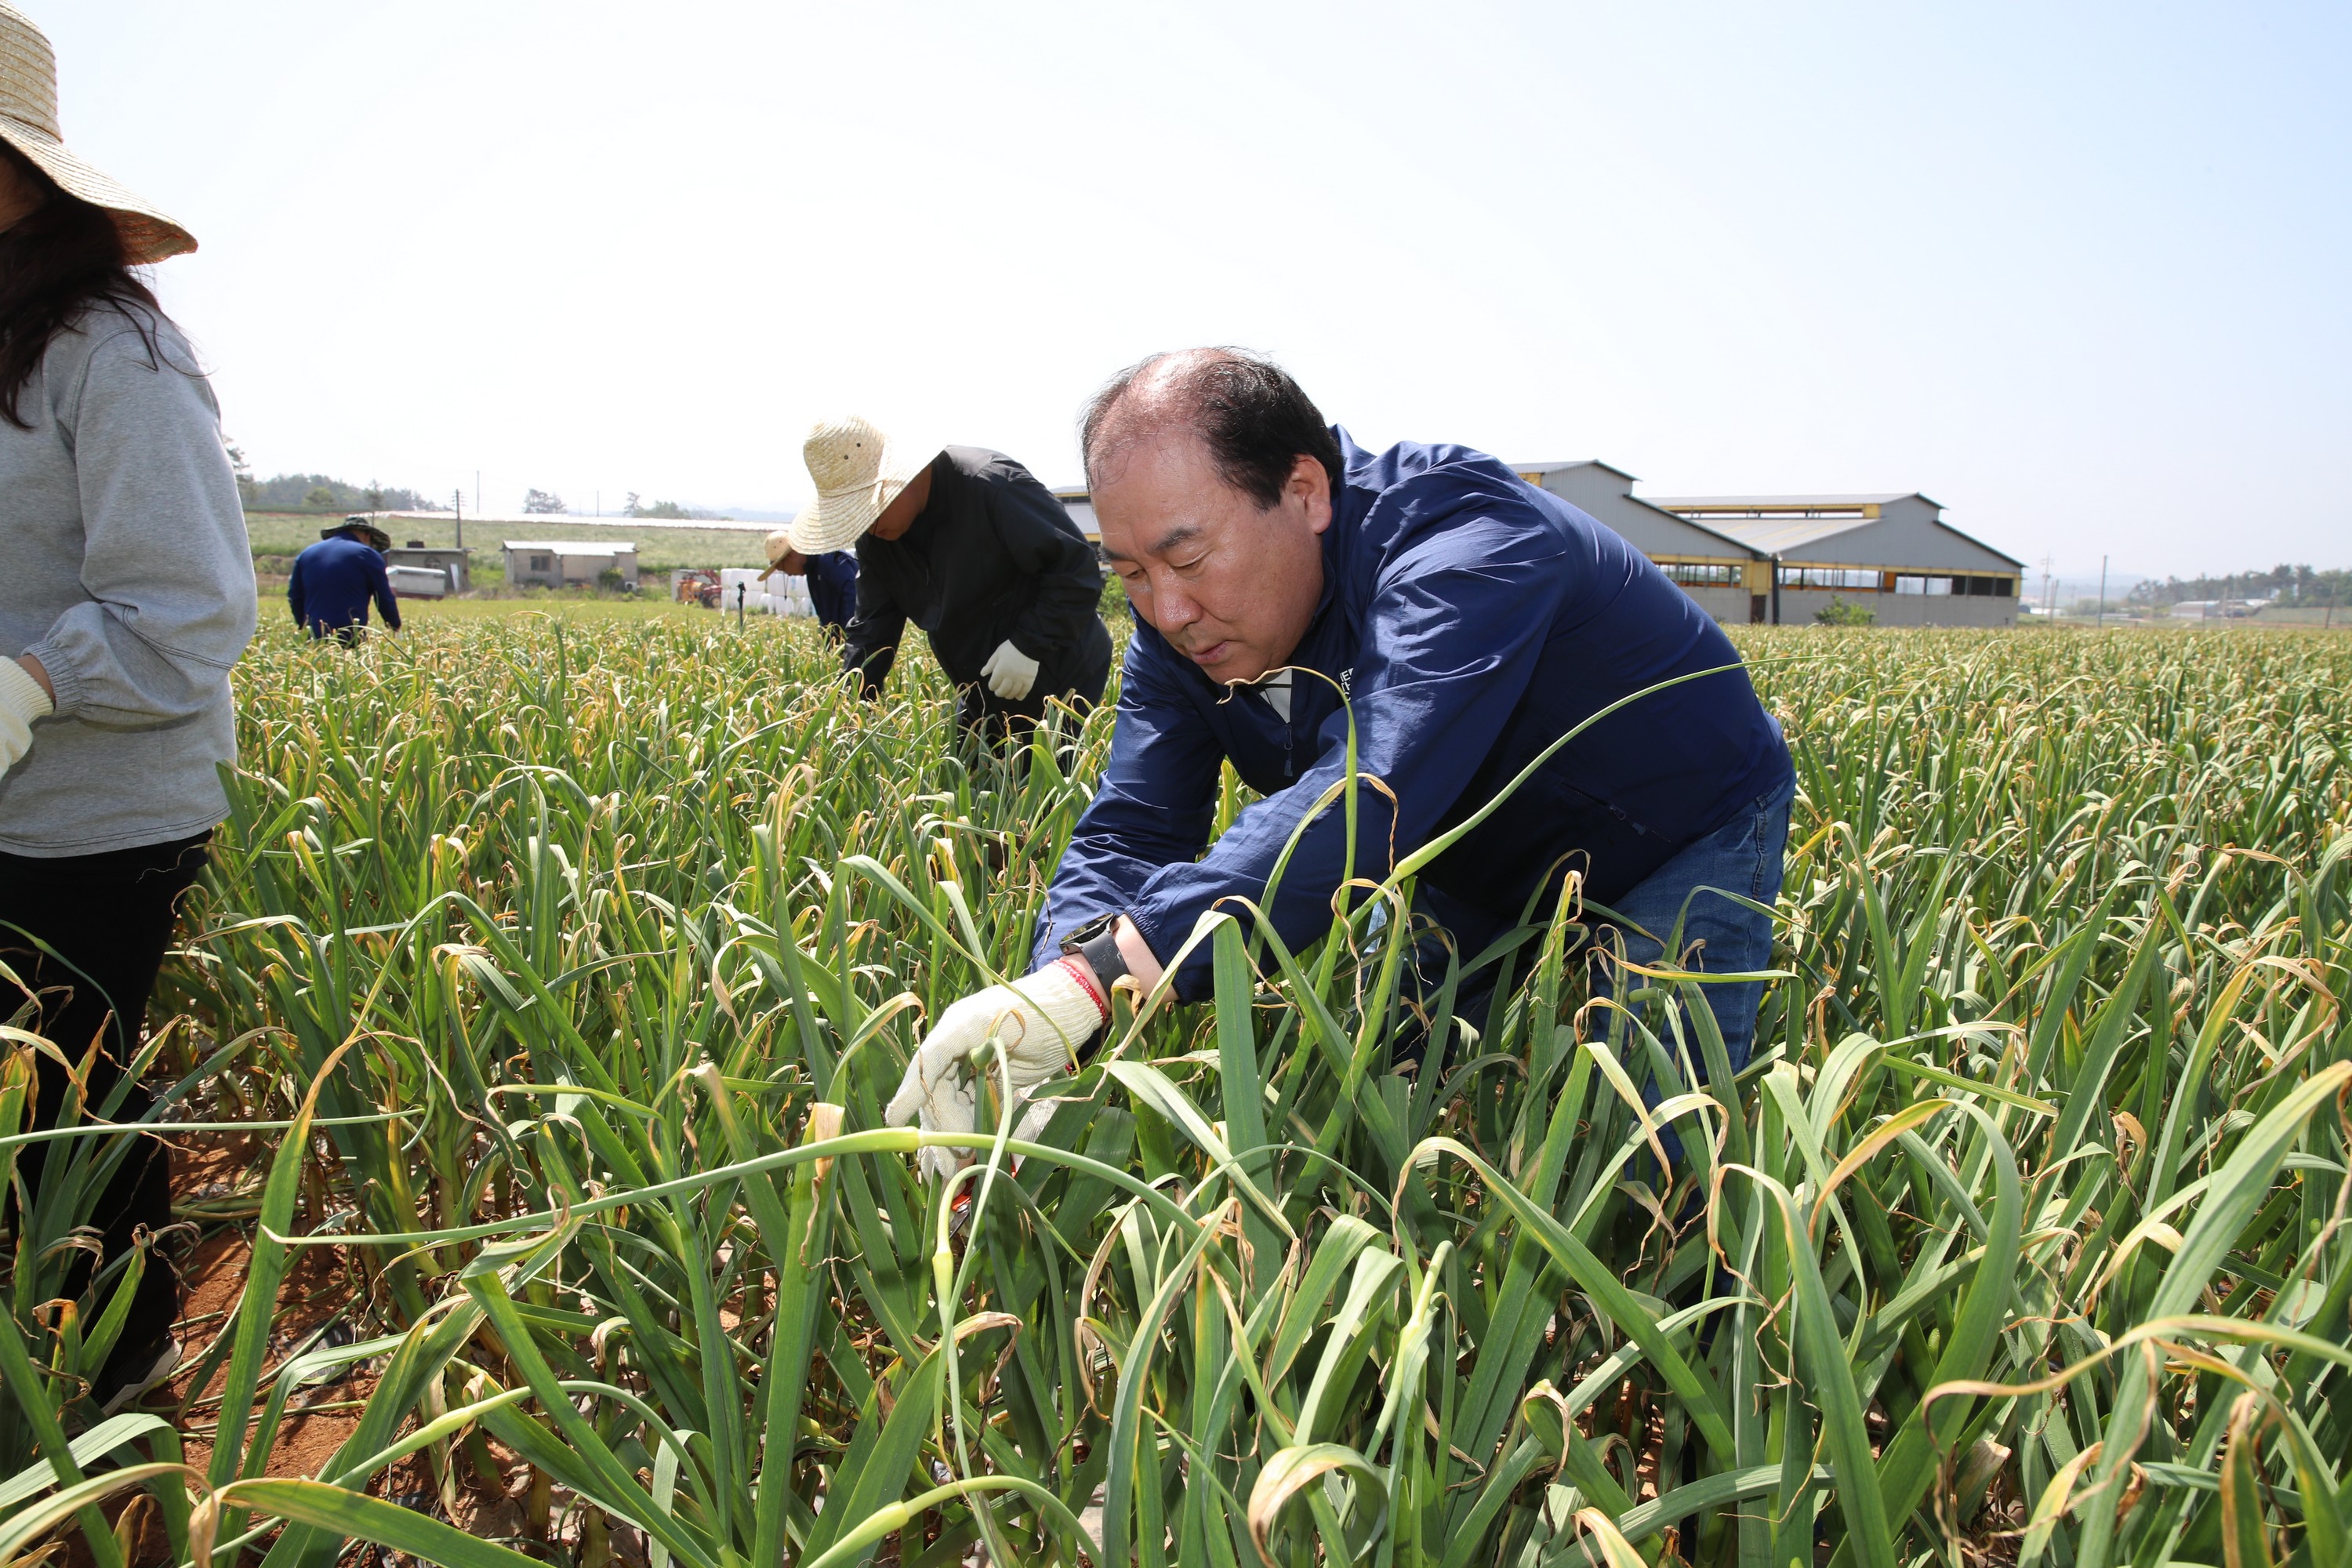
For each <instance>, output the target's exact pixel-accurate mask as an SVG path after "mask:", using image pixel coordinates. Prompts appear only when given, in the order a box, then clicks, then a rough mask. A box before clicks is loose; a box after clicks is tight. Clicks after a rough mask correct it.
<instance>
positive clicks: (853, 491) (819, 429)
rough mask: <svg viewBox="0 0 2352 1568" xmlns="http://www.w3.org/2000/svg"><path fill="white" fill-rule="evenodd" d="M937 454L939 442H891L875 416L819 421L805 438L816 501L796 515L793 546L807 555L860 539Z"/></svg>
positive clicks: (803, 452) (805, 456) (804, 452)
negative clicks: (915, 443) (912, 444)
mask: <svg viewBox="0 0 2352 1568" xmlns="http://www.w3.org/2000/svg"><path fill="white" fill-rule="evenodd" d="M939 455H940V448H939V447H926V446H910V445H908V444H907V443H905V442H900V441H893V440H891V439H890V438H889V437H887V436H885V435H883V434H882V432H881V431H879V430H877V429H876V428H875V426H874V424H873V421H871V420H868V419H861V418H859V417H858V416H856V415H855V414H852V415H850V416H847V417H846V418H842V419H825V420H821V421H819V422H818V423H817V424H816V425H815V426H813V427H812V428H811V429H810V431H809V433H808V439H807V440H805V441H803V442H802V443H801V457H802V458H803V460H804V461H806V462H807V464H808V471H809V478H810V479H814V480H815V481H816V500H814V502H812V503H811V504H810V506H809V509H808V510H806V511H803V512H802V513H801V514H800V515H799V516H798V517H796V518H794V519H793V526H792V528H791V530H790V533H791V538H792V547H793V549H794V550H797V551H799V552H801V553H802V554H803V555H822V554H824V552H826V551H828V550H842V549H845V548H847V547H848V546H849V545H851V544H854V543H856V541H857V536H858V535H860V534H862V533H864V532H865V531H866V530H867V529H869V528H871V527H873V526H874V520H875V519H876V518H877V517H880V516H881V515H882V511H883V509H884V508H886V507H887V506H888V505H889V504H890V503H891V502H892V501H894V500H898V492H899V491H900V490H903V489H906V488H907V485H908V481H909V480H911V479H913V478H914V477H915V476H916V475H917V474H919V473H921V472H922V471H923V470H924V469H925V468H929V466H930V462H931V459H932V458H936V457H938V456H939ZM771 558H772V557H771Z"/></svg>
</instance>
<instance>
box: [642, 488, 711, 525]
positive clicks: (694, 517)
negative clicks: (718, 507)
mask: <svg viewBox="0 0 2352 1568" xmlns="http://www.w3.org/2000/svg"><path fill="white" fill-rule="evenodd" d="M621 515H622V516H623V517H650V518H663V519H667V520H669V521H674V522H724V521H728V517H727V514H726V513H725V512H723V511H709V510H705V509H704V508H702V507H698V506H680V505H678V504H677V502H676V501H674V500H657V501H642V500H638V499H637V492H636V491H635V490H631V491H630V492H629V499H628V501H627V504H625V506H623V507H622V508H621Z"/></svg>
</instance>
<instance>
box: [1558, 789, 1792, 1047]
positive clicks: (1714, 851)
mask: <svg viewBox="0 0 2352 1568" xmlns="http://www.w3.org/2000/svg"><path fill="white" fill-rule="evenodd" d="M1796 788H1797V786H1796V781H1795V780H1794V779H1791V780H1790V782H1789V783H1787V784H1782V785H1781V786H1780V788H1779V789H1777V790H1774V791H1772V792H1771V793H1770V794H1769V795H1759V796H1758V797H1757V798H1756V801H1755V804H1754V805H1752V806H1750V807H1748V808H1747V809H1744V810H1742V811H1741V812H1740V814H1739V815H1738V816H1736V817H1734V818H1733V819H1732V820H1731V821H1729V822H1727V823H1726V824H1724V825H1723V826H1721V827H1718V828H1717V829H1716V830H1715V831H1714V832H1713V833H1710V834H1708V835H1707V836H1706V837H1704V838H1701V839H1698V840H1697V841H1696V842H1695V843H1692V844H1689V845H1686V846H1685V847H1684V848H1683V849H1682V850H1681V851H1680V852H1679V853H1677V854H1676V855H1675V858H1673V859H1671V860H1669V861H1667V862H1666V863H1665V864H1664V865H1663V866H1661V867H1659V868H1657V869H1656V870H1655V871H1653V872H1652V873H1651V874H1650V875H1649V877H1648V878H1646V879H1644V880H1643V881H1642V882H1641V883H1640V884H1638V885H1637V886H1636V887H1635V888H1634V889H1633V891H1632V892H1630V893H1627V894H1624V895H1623V896H1622V897H1621V898H1619V899H1618V900H1617V901H1616V902H1615V903H1613V904H1612V905H1611V906H1610V908H1611V910H1612V911H1613V912H1614V913H1616V914H1617V915H1618V916H1620V917H1621V918H1622V920H1623V921H1624V924H1623V925H1622V926H1618V925H1615V924H1613V923H1612V924H1605V925H1603V926H1601V928H1600V929H1599V930H1598V931H1596V932H1595V943H1594V945H1595V946H1597V947H1598V946H1606V947H1611V948H1613V947H1614V946H1615V945H1616V941H1617V936H1618V933H1620V932H1622V936H1623V940H1624V944H1625V957H1626V958H1627V959H1628V960H1629V961H1630V962H1632V963H1639V964H1643V965H1645V966H1650V965H1655V964H1657V963H1660V961H1661V960H1662V959H1663V960H1667V961H1668V962H1669V963H1670V964H1671V963H1672V961H1673V960H1674V959H1675V958H1679V960H1680V966H1681V967H1683V968H1685V969H1692V970H1697V971H1700V972H1702V973H1712V974H1738V973H1753V972H1754V971H1756V970H1759V969H1763V968H1765V967H1767V966H1768V965H1769V963H1770V962H1771V958H1772V920H1771V917H1770V916H1769V915H1767V914H1761V913H1759V912H1758V911H1757V910H1754V909H1751V908H1749V907H1748V904H1744V903H1739V902H1737V901H1735V900H1731V899H1728V898H1725V897H1722V896H1721V895H1722V894H1724V893H1736V894H1738V896H1739V897H1740V898H1742V899H1746V900H1750V901H1751V902H1752V903H1755V904H1759V905H1761V906H1763V908H1764V909H1766V910H1769V909H1770V908H1771V907H1772V905H1773V902H1774V900H1777V899H1779V898H1780V867H1781V858H1782V857H1783V856H1784V854H1785V853H1786V852H1787V849H1788V845H1789V806H1790V802H1791V801H1792V800H1793V799H1794V798H1795V796H1796ZM1676 921H1680V922H1681V924H1682V935H1681V938H1680V941H1679V943H1678V945H1677V948H1676V952H1675V954H1672V955H1670V954H1668V953H1666V952H1665V951H1664V942H1665V940H1666V939H1667V938H1669V937H1671V936H1672V935H1673V934H1674V931H1675V922H1676ZM1700 989H1701V990H1703V991H1704V992H1705V993H1706V1001H1707V1006H1708V1010H1709V1011H1711V1012H1713V1013H1714V1015H1715V1022H1716V1026H1717V1028H1719V1029H1721V1030H1722V1031H1723V1047H1724V1052H1725V1054H1726V1055H1727V1057H1729V1058H1730V1060H1731V1070H1732V1071H1734V1072H1738V1070H1739V1069H1740V1068H1744V1067H1746V1066H1747V1065H1748V1055H1749V1053H1750V1052H1751V1051H1753V1050H1754V1048H1755V1045H1756V1009H1757V1007H1758V1005H1759V1004H1761V1002H1762V1001H1763V999H1764V983H1763V982H1762V981H1760V980H1742V981H1739V982H1737V983H1735V984H1724V985H1713V984H1710V985H1705V986H1702V987H1701V988H1700ZM1593 990H1594V993H1595V994H1599V995H1607V994H1610V986H1609V981H1608V978H1607V974H1606V966H1598V967H1596V971H1595V973H1594V976H1593ZM1597 1026H1598V1021H1597V1020H1596V1027H1597ZM1668 1044H1669V1047H1670V1048H1671V1041H1669V1042H1668ZM1690 1051H1691V1057H1692V1059H1693V1060H1694V1061H1695V1062H1696V1061H1697V1060H1698V1042H1697V1041H1696V1039H1692V1040H1691V1041H1690ZM1701 1065H1702V1066H1703V1065H1704V1064H1701Z"/></svg>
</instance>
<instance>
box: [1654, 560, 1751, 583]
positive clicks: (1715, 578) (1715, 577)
mask: <svg viewBox="0 0 2352 1568" xmlns="http://www.w3.org/2000/svg"><path fill="white" fill-rule="evenodd" d="M1660 570H1662V571H1664V573H1665V574H1666V576H1667V578H1668V579H1669V580H1670V581H1673V582H1675V583H1679V584H1682V585H1683V586H1684V587H1685V588H1727V587H1733V586H1737V585H1738V583H1739V580H1740V577H1739V568H1738V566H1736V565H1718V564H1717V563H1713V562H1706V561H1669V562H1666V563H1664V565H1663V566H1662V567H1661V568H1660Z"/></svg>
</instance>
